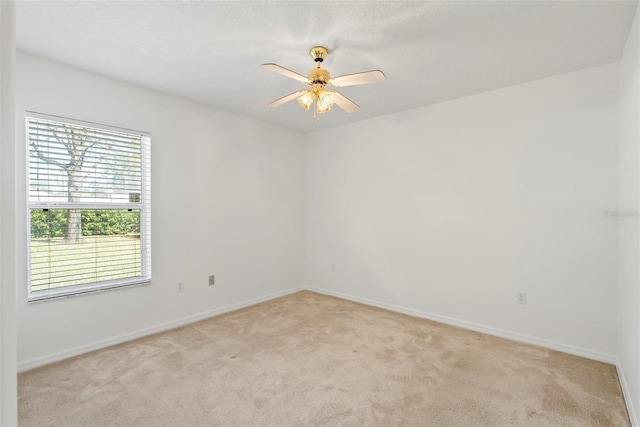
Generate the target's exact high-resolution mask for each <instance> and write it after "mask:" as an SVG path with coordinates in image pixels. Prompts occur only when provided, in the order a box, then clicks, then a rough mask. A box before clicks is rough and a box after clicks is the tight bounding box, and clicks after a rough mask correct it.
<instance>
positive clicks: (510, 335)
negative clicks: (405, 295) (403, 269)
mask: <svg viewBox="0 0 640 427" xmlns="http://www.w3.org/2000/svg"><path fill="white" fill-rule="evenodd" d="M304 289H306V290H309V291H312V292H317V293H319V294H324V295H330V296H334V297H337V298H342V299H346V300H349V301H353V302H358V303H361V304H366V305H371V306H374V307H380V308H384V309H386V310H390V311H395V312H398V313H403V314H408V315H409V316H413V317H419V318H422V319H429V320H433V321H435V322H440V323H444V324H447V325H451V326H457V327H460V328H464V329H470V330H472V331H476V332H481V333H483V334H487V335H493V336H496V337H500V338H505V339H508V340H511V341H517V342H521V343H524V344H531V345H536V346H539V347H544V348H548V349H551V350H556V351H561V352H563V353H569V354H573V355H576V356H581V357H585V358H587V359H593V360H597V361H599V362H605V363H610V364H612V365H615V364H616V362H617V358H616V357H615V356H614V355H612V354H608V353H603V352H599V351H595V350H591V349H587V348H582V347H577V346H573V345H569V344H563V343H559V342H556V341H551V340H547V339H544V338H539V337H535V336H532V335H526V334H521V333H519V332H514V331H509V330H506V329H499V328H494V327H492V326H486V325H481V324H478V323H474V322H468V321H466V320H460V319H455V318H453V317H448V316H442V315H439V314H433V313H428V312H426V311H421V310H415V309H413V308H407V307H402V306H399V305H395V304H388V303H385V302H380V301H374V300H370V299H368V298H361V297H356V296H353V295H349V294H344V293H342V292H336V291H330V290H327V289H321V288H316V287H313V286H304Z"/></svg>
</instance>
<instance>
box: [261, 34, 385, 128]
mask: <svg viewBox="0 0 640 427" xmlns="http://www.w3.org/2000/svg"><path fill="white" fill-rule="evenodd" d="M328 54H329V51H328V50H327V48H326V47H323V46H315V47H312V48H311V50H309V55H311V59H313V60H314V61H315V63H316V67H315V68H312V69H310V70H309V72H308V73H307V76H306V77H305V76H303V75H302V74H299V73H297V72H295V71H291V70H289V69H288V68H284V67H282V66H280V65H278V64H273V63H268V64H262V67H264V68H266V69H267V70H269V71H273V72H275V73H278V74H282V75H283V76H286V77H289V78H292V79H294V80H297V81H299V82H301V83H306V84H308V85H309V86H310V87H311V88H310V89H302V90H299V91H296V92H293V93H290V94H289V95H286V96H283V97H282V98H279V99H276V100H275V101H273V102H271V103H270V104H268V105H269V106H270V107H279V106H280V105H283V104H286V103H287V102H289V101H293V100H294V99H297V100H298V103H299V104H300V106H301V107H302V108H304V109H305V110H309V109H311V107H312V106H313V107H314V108H313V113H314V114H313V117H314V118H315V119H316V120H320V116H319V115H320V114H324V113H327V112H329V111H331V107H332V106H333V105H334V104H336V105H338V106H339V107H340V108H342V109H343V110H345V111H346V112H347V113H353V112H354V111H357V110H358V109H359V108H360V107H359V106H358V105H357V104H356V103H355V102H353V101H351V100H350V99H348V98H347V97H345V96H344V95H341V94H340V93H338V92H337V91H335V90H332V89H326V88H325V87H326V86H335V87H340V86H355V85H363V84H370V83H380V82H383V81H385V80H386V77H385V75H384V73H383V72H382V71H380V70H372V71H364V72H361V73H355V74H348V75H345V76H340V77H335V78H331V74H330V73H329V70H327V69H326V68H322V67H321V66H320V64H321V63H322V62H324V60H325V59H326V58H327V55H328Z"/></svg>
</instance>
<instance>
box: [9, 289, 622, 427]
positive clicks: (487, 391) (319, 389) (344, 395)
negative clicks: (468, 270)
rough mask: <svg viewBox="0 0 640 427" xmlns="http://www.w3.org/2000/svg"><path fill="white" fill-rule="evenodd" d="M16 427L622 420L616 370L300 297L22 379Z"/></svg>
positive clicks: (358, 307)
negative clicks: (18, 423)
mask: <svg viewBox="0 0 640 427" xmlns="http://www.w3.org/2000/svg"><path fill="white" fill-rule="evenodd" d="M19 422H20V425H21V426H106V425H111V426H214V425H224V426H262V425H264V426H289V425H290V426H314V425H344V426H402V425H415V426H418V425H420V426H588V425H594V426H609V425H615V426H627V425H629V421H628V418H627V415H626V410H625V406H624V402H623V398H622V395H621V392H620V386H619V383H618V378H617V376H616V371H615V368H614V367H613V366H611V365H607V364H604V363H599V362H594V361H591V360H587V359H583V358H580V357H576V356H570V355H567V354H563V353H559V352H556V351H550V350H545V349H542V348H538V347H532V346H527V345H522V344H517V343H514V342H510V341H506V340H503V339H499V338H494V337H491V336H487V335H482V334H479V333H474V332H470V331H465V330H462V329H457V328H453V327H450V326H445V325H442V324H438V323H435V322H431V321H427V320H422V319H416V318H412V317H409V316H405V315H402V314H397V313H392V312H388V311H385V310H380V309H377V308H372V307H368V306H364V305H360V304H355V303H352V302H348V301H344V300H340V299H337V298H332V297H327V296H324V295H318V294H315V293H311V292H300V293H297V294H294V295H290V296H287V297H284V298H280V299H278V300H274V301H270V302H266V303H263V304H260V305H257V306H254V307H250V308H247V309H244V310H240V311H237V312H234V313H230V314H226V315H223V316H219V317H216V318H212V319H209V320H205V321H202V322H199V323H196V324H193V325H190V326H187V327H183V328H180V329H176V330H174V331H170V332H167V333H162V334H158V335H154V336H151V337H147V338H143V339H139V340H136V341H133V342H130V343H126V344H122V345H119V346H115V347H111V348H108V349H104V350H100V351H97V352H94V353H90V354H87V355H83V356H79V357H76V358H73V359H70V360H66V361H63V362H60V363H57V364H54V365H49V366H46V367H43V368H39V369H36V370H33V371H30V372H27V373H25V374H21V375H20V377H19Z"/></svg>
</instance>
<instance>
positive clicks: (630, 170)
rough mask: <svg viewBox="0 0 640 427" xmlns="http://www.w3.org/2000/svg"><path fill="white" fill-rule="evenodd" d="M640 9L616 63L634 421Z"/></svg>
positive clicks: (624, 347) (622, 262)
mask: <svg viewBox="0 0 640 427" xmlns="http://www.w3.org/2000/svg"><path fill="white" fill-rule="evenodd" d="M639 15H640V9H636V16H635V21H634V24H633V27H632V29H631V33H630V35H629V40H628V41H627V46H626V48H625V51H624V55H623V57H622V61H621V64H620V100H621V102H620V187H619V189H620V193H619V209H620V210H621V211H627V212H633V213H635V215H634V216H632V217H629V218H620V219H619V221H618V222H619V228H618V239H619V243H618V254H619V285H618V286H619V289H618V299H619V324H618V334H617V344H618V357H619V358H620V367H621V372H620V373H621V380H622V382H623V388H624V389H625V390H626V392H627V402H628V406H629V409H630V412H632V414H631V416H632V417H635V423H636V425H638V415H639V414H638V411H640V277H639V275H638V273H639V268H640V252H639V250H638V244H639V242H640V229H639V228H638V216H637V212H638V210H640V203H639V196H640V186H639V182H640V174H639V169H638V162H639V161H640V159H639V157H638V156H639V155H640V151H639V147H640V125H639V124H638V122H639V121H640V18H639Z"/></svg>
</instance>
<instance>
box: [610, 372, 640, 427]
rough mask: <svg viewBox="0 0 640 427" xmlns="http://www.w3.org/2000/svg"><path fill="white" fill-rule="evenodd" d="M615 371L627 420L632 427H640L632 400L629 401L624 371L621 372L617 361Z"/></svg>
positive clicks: (629, 394)
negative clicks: (624, 404)
mask: <svg viewBox="0 0 640 427" xmlns="http://www.w3.org/2000/svg"><path fill="white" fill-rule="evenodd" d="M616 370H617V371H618V379H619V380H620V388H621V389H622V395H623V396H624V401H625V403H626V404H627V413H628V414H629V420H630V421H631V425H632V426H633V427H640V422H638V415H637V412H636V410H635V407H634V406H633V400H632V399H631V393H630V392H629V386H628V385H627V379H626V378H625V376H624V371H623V370H622V365H621V364H620V361H619V360H618V361H617V362H616Z"/></svg>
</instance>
